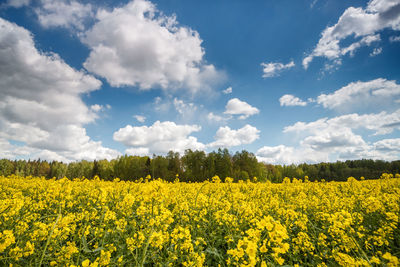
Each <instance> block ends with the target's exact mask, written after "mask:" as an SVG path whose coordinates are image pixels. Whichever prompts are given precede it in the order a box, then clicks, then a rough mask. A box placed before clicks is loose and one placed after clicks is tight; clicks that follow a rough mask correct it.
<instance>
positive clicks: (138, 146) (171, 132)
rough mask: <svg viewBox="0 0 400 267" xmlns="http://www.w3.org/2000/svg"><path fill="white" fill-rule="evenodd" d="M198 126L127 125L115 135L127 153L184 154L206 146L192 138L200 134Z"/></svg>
mask: <svg viewBox="0 0 400 267" xmlns="http://www.w3.org/2000/svg"><path fill="white" fill-rule="evenodd" d="M200 130H201V127H200V126H198V125H187V124H185V125H178V124H175V122H172V121H165V122H160V121H156V122H155V123H154V124H153V125H151V126H140V127H133V126H131V125H127V126H126V127H124V128H121V129H119V130H118V131H117V132H115V133H114V135H113V138H114V140H115V141H118V142H121V143H122V144H124V145H125V146H127V147H128V150H127V151H126V152H132V151H142V152H143V151H146V150H145V149H148V151H149V152H150V153H156V154H157V153H158V154H164V153H167V152H168V151H170V150H173V151H176V152H179V153H183V152H184V151H185V150H186V149H192V150H203V149H204V148H205V145H204V144H202V143H200V142H198V141H197V138H196V137H193V136H190V134H192V133H193V132H198V131H200Z"/></svg>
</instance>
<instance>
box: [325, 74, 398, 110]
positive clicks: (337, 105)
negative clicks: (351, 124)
mask: <svg viewBox="0 0 400 267" xmlns="http://www.w3.org/2000/svg"><path fill="white" fill-rule="evenodd" d="M399 97H400V85H399V84H397V83H396V81H389V80H386V79H383V78H379V79H375V80H371V81H368V82H361V81H357V82H352V83H349V84H348V85H346V86H344V87H342V88H340V89H339V90H336V91H335V92H333V93H331V94H321V95H319V96H318V98H317V103H318V104H321V105H322V106H323V107H324V108H329V109H337V110H351V109H356V108H358V107H359V106H360V105H361V106H363V107H376V106H382V107H385V106H386V105H387V104H388V103H392V104H393V103H394V101H395V100H396V99H398V98H399Z"/></svg>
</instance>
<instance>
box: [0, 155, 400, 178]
mask: <svg viewBox="0 0 400 267" xmlns="http://www.w3.org/2000/svg"><path fill="white" fill-rule="evenodd" d="M384 172H386V173H400V161H392V162H386V161H382V160H367V159H363V160H351V161H350V160H348V161H345V162H340V161H338V162H332V163H324V162H323V163H318V164H305V163H304V164H300V165H294V164H293V165H272V164H264V163H261V162H258V160H257V158H256V156H255V155H254V154H252V153H249V152H247V151H246V150H243V151H241V152H236V153H235V154H234V155H231V154H230V153H229V151H228V150H227V149H218V151H213V152H211V153H208V154H206V153H205V152H203V151H192V150H187V151H186V152H185V154H184V155H183V156H180V155H179V153H177V152H172V151H170V152H169V153H168V154H167V155H166V156H156V155H153V156H152V157H151V158H150V157H147V156H145V157H139V156H127V155H125V156H121V157H119V158H117V159H113V160H111V161H108V160H99V161H97V160H95V161H93V162H90V161H86V160H82V161H79V162H71V163H69V164H66V163H62V162H57V161H52V162H47V161H42V160H40V159H39V160H33V161H31V160H29V161H26V160H14V161H11V160H8V159H1V160H0V175H4V176H7V175H11V174H16V175H20V176H29V175H32V176H44V177H46V178H53V177H56V178H58V179H60V178H63V177H64V176H66V177H69V178H75V177H82V176H84V177H86V178H89V179H91V178H93V177H94V176H99V177H100V178H101V179H103V180H108V181H111V180H113V179H114V178H115V177H119V178H120V179H121V180H125V181H134V180H136V179H139V178H140V177H146V176H147V175H150V176H151V177H154V178H158V177H162V178H163V179H164V180H167V181H171V182H172V181H174V180H175V179H176V176H177V175H178V177H179V178H180V180H181V181H192V182H202V181H205V180H206V179H207V178H208V177H212V176H215V175H217V176H219V177H222V178H225V177H232V178H234V181H235V182H237V181H238V180H240V179H242V180H246V179H247V178H250V179H252V178H253V177H257V178H258V179H259V180H260V181H266V180H269V181H271V182H282V181H283V179H284V178H285V177H298V178H302V179H304V177H306V176H307V177H308V178H309V180H310V181H315V180H318V179H324V180H325V181H345V180H346V179H347V177H356V178H358V179H359V178H361V177H364V179H376V177H379V176H380V175H381V173H384Z"/></svg>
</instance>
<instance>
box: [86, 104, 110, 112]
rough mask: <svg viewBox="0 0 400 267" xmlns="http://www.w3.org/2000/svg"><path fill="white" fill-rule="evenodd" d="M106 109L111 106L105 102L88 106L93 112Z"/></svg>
mask: <svg viewBox="0 0 400 267" xmlns="http://www.w3.org/2000/svg"><path fill="white" fill-rule="evenodd" d="M107 109H111V106H110V105H109V104H106V105H105V106H103V105H99V104H94V105H91V106H90V110H91V111H93V112H94V113H99V112H101V111H105V110H107Z"/></svg>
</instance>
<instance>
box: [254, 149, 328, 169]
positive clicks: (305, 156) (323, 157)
mask: <svg viewBox="0 0 400 267" xmlns="http://www.w3.org/2000/svg"><path fill="white" fill-rule="evenodd" d="M256 156H257V159H258V160H259V161H262V162H265V163H269V164H299V163H304V162H309V163H316V162H322V161H329V157H328V155H327V154H326V153H322V152H320V151H314V150H312V149H310V148H304V147H302V148H295V147H290V146H285V145H279V146H263V147H262V148H260V149H258V150H257V152H256Z"/></svg>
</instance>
